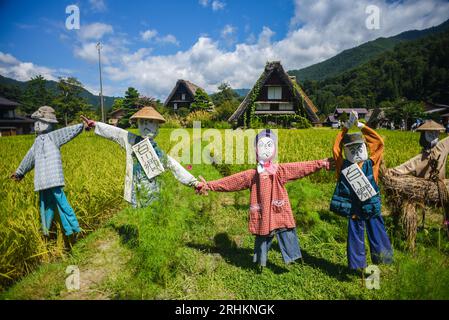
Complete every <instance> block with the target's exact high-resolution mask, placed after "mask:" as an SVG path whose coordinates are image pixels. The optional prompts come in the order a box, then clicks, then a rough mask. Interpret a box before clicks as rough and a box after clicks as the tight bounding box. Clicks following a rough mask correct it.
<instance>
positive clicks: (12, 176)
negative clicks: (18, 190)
mask: <svg viewBox="0 0 449 320" xmlns="http://www.w3.org/2000/svg"><path fill="white" fill-rule="evenodd" d="M10 178H11V179H13V180H14V181H17V182H19V181H20V180H22V179H23V177H22V176H19V175H17V174H16V173H15V172H14V173H13V174H12V175H11V177H10Z"/></svg>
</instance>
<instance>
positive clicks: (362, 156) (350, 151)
mask: <svg viewBox="0 0 449 320" xmlns="http://www.w3.org/2000/svg"><path fill="white" fill-rule="evenodd" d="M345 156H346V160H348V161H349V162H352V163H357V162H361V161H365V160H368V150H367V149H366V144H364V143H354V144H351V145H349V146H345Z"/></svg>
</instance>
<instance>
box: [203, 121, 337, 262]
mask: <svg viewBox="0 0 449 320" xmlns="http://www.w3.org/2000/svg"><path fill="white" fill-rule="evenodd" d="M276 141H277V138H276V136H275V134H274V133H273V132H272V131H270V130H269V129H267V130H264V131H262V132H260V133H259V134H258V135H257V136H256V139H255V149H256V157H257V162H258V163H257V168H256V169H249V170H246V171H242V172H239V173H236V174H233V175H231V176H228V177H225V178H222V179H219V180H215V181H209V182H206V181H204V180H203V182H200V183H199V184H198V186H197V190H198V192H199V193H201V194H205V193H206V192H207V191H208V190H210V191H224V192H228V191H239V190H244V189H250V190H251V195H250V208H249V224H248V227H249V232H251V233H252V234H254V235H255V236H256V239H255V244H254V262H255V263H259V265H260V266H262V267H264V266H266V263H267V255H268V251H269V249H270V247H271V244H272V240H273V237H274V235H276V237H277V240H278V242H279V247H280V249H281V253H282V257H283V259H284V262H285V263H290V262H293V261H295V260H297V259H299V258H301V251H300V248H299V241H298V236H297V234H296V224H295V219H294V217H293V214H292V209H291V206H290V201H289V198H288V194H287V190H286V189H285V186H284V185H285V184H286V183H287V182H289V181H293V180H296V179H300V178H303V177H305V176H307V175H309V174H311V173H314V172H316V171H318V170H320V169H322V168H325V169H326V170H329V169H330V165H331V162H330V161H331V160H332V159H322V160H313V161H304V162H292V163H281V164H274V163H273V162H272V160H273V158H274V157H275V155H276Z"/></svg>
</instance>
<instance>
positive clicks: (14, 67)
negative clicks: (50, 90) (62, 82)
mask: <svg viewBox="0 0 449 320" xmlns="http://www.w3.org/2000/svg"><path fill="white" fill-rule="evenodd" d="M61 71H63V70H61ZM66 71H67V70H66ZM57 72H58V71H57V70H54V69H51V68H47V67H43V66H38V65H35V64H34V63H32V62H22V61H19V60H18V59H17V58H15V57H14V56H12V55H11V54H9V53H3V52H1V51H0V74H1V75H2V76H5V77H8V78H12V79H15V80H19V81H28V80H30V78H31V77H34V76H37V75H42V76H43V77H44V78H45V79H48V80H57V76H56V75H55V74H56V73H57Z"/></svg>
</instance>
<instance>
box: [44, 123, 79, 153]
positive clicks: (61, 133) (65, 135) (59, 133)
mask: <svg viewBox="0 0 449 320" xmlns="http://www.w3.org/2000/svg"><path fill="white" fill-rule="evenodd" d="M82 131H83V124H82V123H80V124H76V125H74V126H70V127H65V128H62V129H58V130H55V131H52V132H50V133H49V134H48V136H49V137H50V139H51V140H53V142H54V143H55V144H56V145H57V146H58V147H61V146H62V145H63V144H66V143H67V142H69V141H70V140H72V139H73V138H75V137H76V136H77V135H79V134H80V133H81V132H82Z"/></svg>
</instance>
